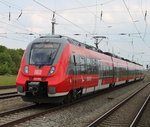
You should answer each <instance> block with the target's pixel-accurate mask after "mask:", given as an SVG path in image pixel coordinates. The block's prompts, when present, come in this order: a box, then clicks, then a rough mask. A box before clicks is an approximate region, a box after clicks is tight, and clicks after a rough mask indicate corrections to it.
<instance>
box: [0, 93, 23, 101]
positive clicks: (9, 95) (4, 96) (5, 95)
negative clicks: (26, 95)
mask: <svg viewBox="0 0 150 127" xmlns="http://www.w3.org/2000/svg"><path fill="white" fill-rule="evenodd" d="M18 96H20V95H19V94H17V92H15V93H8V94H7V93H4V94H1V95H0V99H8V98H13V97H18Z"/></svg>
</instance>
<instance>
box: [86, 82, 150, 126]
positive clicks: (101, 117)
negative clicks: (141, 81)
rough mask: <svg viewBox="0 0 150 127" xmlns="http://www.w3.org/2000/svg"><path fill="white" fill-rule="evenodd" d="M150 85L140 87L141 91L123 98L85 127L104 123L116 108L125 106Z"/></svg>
mask: <svg viewBox="0 0 150 127" xmlns="http://www.w3.org/2000/svg"><path fill="white" fill-rule="evenodd" d="M149 84H150V83H148V84H146V85H145V86H144V87H142V88H141V89H139V90H137V91H135V92H134V93H132V94H131V95H130V96H128V97H127V98H125V99H124V100H122V101H121V102H119V103H118V104H117V105H115V106H114V107H113V108H111V109H110V110H108V111H107V112H105V113H104V114H103V115H101V116H100V117H99V118H97V119H96V120H94V121H93V122H92V123H90V124H89V125H87V127H95V126H97V125H98V124H100V123H101V122H102V121H104V120H105V119H106V118H107V117H109V116H110V115H111V114H112V113H113V112H115V111H116V110H117V109H118V108H120V107H121V106H122V105H123V104H125V103H126V102H127V101H128V100H130V99H131V98H132V97H134V96H135V95H136V94H138V93H139V92H140V91H141V90H143V89H144V88H145V87H147V86H148V85H149Z"/></svg>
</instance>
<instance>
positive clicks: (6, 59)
mask: <svg viewBox="0 0 150 127" xmlns="http://www.w3.org/2000/svg"><path fill="white" fill-rule="evenodd" d="M23 52H24V50H23V49H16V50H15V49H7V48H6V47H5V46H0V75H4V74H13V75H16V74H17V73H18V70H19V66H20V62H21V58H22V55H23Z"/></svg>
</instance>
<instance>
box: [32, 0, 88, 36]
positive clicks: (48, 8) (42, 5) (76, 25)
mask: <svg viewBox="0 0 150 127" xmlns="http://www.w3.org/2000/svg"><path fill="white" fill-rule="evenodd" d="M33 1H34V2H35V3H37V4H38V5H40V6H42V7H44V8H45V9H47V10H49V11H51V12H55V14H56V15H57V16H59V17H61V18H62V19H64V20H66V21H68V22H69V23H71V24H72V25H74V26H75V27H77V28H79V29H80V30H82V31H84V32H86V33H89V34H91V33H90V32H89V31H87V30H85V29H84V28H82V27H81V26H79V25H77V24H75V23H73V22H72V21H70V20H69V19H67V18H65V17H63V16H62V15H60V14H58V13H57V12H56V11H53V10H52V9H50V8H48V7H46V6H45V5H43V4H42V3H40V2H38V1H36V0H33Z"/></svg>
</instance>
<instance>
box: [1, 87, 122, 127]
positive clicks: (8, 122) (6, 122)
mask: <svg viewBox="0 0 150 127" xmlns="http://www.w3.org/2000/svg"><path fill="white" fill-rule="evenodd" d="M122 86H123V85H122ZM120 87H121V86H118V87H116V88H114V89H106V90H102V91H101V92H98V93H95V94H94V95H88V96H83V97H82V98H80V99H78V100H76V101H74V102H72V103H69V104H63V105H57V106H53V105H51V106H48V107H47V108H46V107H45V106H44V107H43V108H42V109H41V108H39V106H37V107H35V108H30V109H28V108H27V110H20V111H19V112H16V111H12V113H11V112H9V113H8V114H7V115H0V127H9V126H14V125H18V124H19V123H23V122H25V121H28V120H31V119H34V118H36V117H40V116H43V115H45V114H48V113H52V112H55V111H57V110H60V109H63V108H67V107H68V106H71V105H74V104H76V103H80V102H83V101H86V100H87V99H91V98H93V97H96V96H99V95H102V94H105V93H108V92H109V91H111V92H112V91H113V90H117V89H119V88H120Z"/></svg>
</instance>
